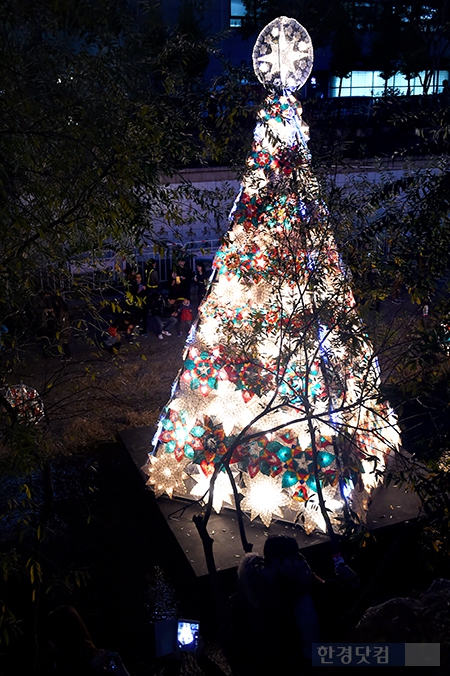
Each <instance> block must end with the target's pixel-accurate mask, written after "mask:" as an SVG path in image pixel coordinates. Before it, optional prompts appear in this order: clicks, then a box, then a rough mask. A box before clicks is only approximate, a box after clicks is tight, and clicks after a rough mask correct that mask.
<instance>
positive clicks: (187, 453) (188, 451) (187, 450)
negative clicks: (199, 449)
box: [184, 444, 195, 460]
mask: <svg viewBox="0 0 450 676" xmlns="http://www.w3.org/2000/svg"><path fill="white" fill-rule="evenodd" d="M184 455H185V456H186V458H189V460H193V459H194V456H195V451H194V449H193V448H192V446H189V444H186V446H185V447H184Z"/></svg>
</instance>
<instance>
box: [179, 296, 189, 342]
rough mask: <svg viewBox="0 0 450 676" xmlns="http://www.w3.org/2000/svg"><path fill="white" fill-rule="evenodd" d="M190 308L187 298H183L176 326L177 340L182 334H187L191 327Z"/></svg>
mask: <svg viewBox="0 0 450 676" xmlns="http://www.w3.org/2000/svg"><path fill="white" fill-rule="evenodd" d="M192 319H193V317H192V308H191V301H190V300H189V298H184V299H183V302H182V304H181V308H180V323H179V326H178V338H181V336H182V335H183V333H186V335H187V334H188V333H189V331H190V329H191V326H192Z"/></svg>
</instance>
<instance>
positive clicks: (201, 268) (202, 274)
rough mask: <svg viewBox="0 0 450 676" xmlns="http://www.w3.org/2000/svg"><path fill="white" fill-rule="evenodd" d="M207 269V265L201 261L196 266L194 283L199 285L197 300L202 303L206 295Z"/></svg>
mask: <svg viewBox="0 0 450 676" xmlns="http://www.w3.org/2000/svg"><path fill="white" fill-rule="evenodd" d="M206 280H207V275H206V269H205V264H204V263H202V262H201V261H200V262H199V263H196V265H195V275H194V282H196V283H197V300H198V302H199V303H200V302H201V301H202V299H203V296H204V295H205V293H206Z"/></svg>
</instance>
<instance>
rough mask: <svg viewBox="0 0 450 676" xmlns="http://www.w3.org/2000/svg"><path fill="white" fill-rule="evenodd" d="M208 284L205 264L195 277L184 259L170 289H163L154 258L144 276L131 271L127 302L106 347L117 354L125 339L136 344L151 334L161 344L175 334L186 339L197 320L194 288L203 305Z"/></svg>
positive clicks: (127, 274)
mask: <svg viewBox="0 0 450 676" xmlns="http://www.w3.org/2000/svg"><path fill="white" fill-rule="evenodd" d="M206 281H207V271H206V269H205V265H204V264H203V263H202V262H199V263H197V265H196V270H195V273H194V274H193V273H192V271H191V269H190V267H189V266H188V264H187V262H186V261H185V260H184V259H182V260H180V261H178V263H176V264H175V265H174V267H173V271H172V275H171V278H170V280H169V288H168V289H167V288H162V285H161V283H160V280H159V275H158V271H157V269H156V260H155V259H154V258H150V259H149V260H148V261H147V263H146V265H145V269H144V271H143V273H142V272H139V271H137V270H136V269H134V268H132V267H128V268H127V269H126V270H125V280H124V283H125V297H124V301H123V303H122V305H121V307H120V311H119V312H117V313H116V314H115V316H114V317H113V319H112V321H111V324H110V326H109V328H108V335H107V336H106V337H105V339H104V340H103V344H104V346H105V347H106V348H107V349H108V350H109V351H110V352H113V351H114V350H118V349H119V347H120V345H121V341H122V338H124V339H125V340H126V341H127V343H129V344H132V343H133V342H134V337H135V336H136V335H140V336H141V337H143V338H148V336H149V332H152V333H154V334H155V335H156V336H157V337H158V339H159V340H163V339H164V337H165V336H171V335H172V334H175V333H176V334H177V336H178V337H179V338H182V337H184V338H186V337H187V335H188V334H189V331H190V329H191V327H192V322H193V320H194V311H193V308H192V306H191V287H192V284H193V283H195V285H196V288H197V301H198V303H200V301H201V300H202V298H203V296H204V295H205V292H206Z"/></svg>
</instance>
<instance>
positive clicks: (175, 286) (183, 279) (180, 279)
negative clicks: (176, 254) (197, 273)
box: [169, 259, 192, 300]
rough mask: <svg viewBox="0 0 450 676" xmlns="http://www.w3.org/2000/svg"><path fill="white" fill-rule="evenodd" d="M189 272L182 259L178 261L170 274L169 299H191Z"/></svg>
mask: <svg viewBox="0 0 450 676" xmlns="http://www.w3.org/2000/svg"><path fill="white" fill-rule="evenodd" d="M191 277H192V275H191V271H190V270H189V268H188V266H187V265H186V261H185V260H184V259H182V260H180V261H178V264H177V265H176V266H175V268H174V270H173V272H172V284H171V287H170V290H169V298H174V299H175V300H179V299H183V298H189V299H190V297H191Z"/></svg>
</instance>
